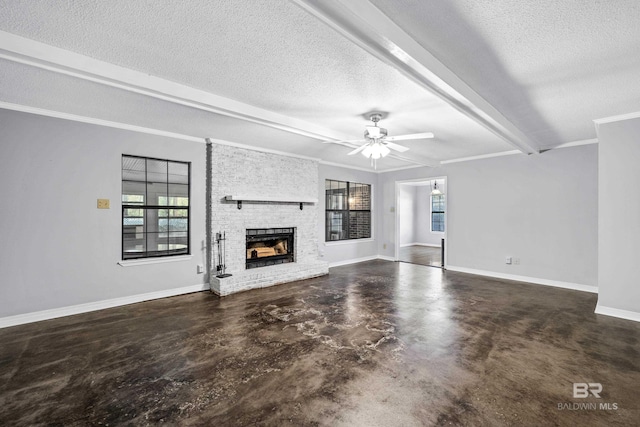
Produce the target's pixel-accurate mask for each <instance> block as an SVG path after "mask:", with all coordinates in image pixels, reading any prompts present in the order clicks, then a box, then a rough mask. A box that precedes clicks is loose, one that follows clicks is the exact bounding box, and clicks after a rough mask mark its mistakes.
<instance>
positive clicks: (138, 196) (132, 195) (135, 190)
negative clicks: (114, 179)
mask: <svg viewBox="0 0 640 427" xmlns="http://www.w3.org/2000/svg"><path fill="white" fill-rule="evenodd" d="M145 194H147V186H146V184H145V183H144V182H136V181H122V202H123V203H129V204H131V203H136V204H138V203H144V198H145Z"/></svg>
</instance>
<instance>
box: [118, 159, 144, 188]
mask: <svg viewBox="0 0 640 427" xmlns="http://www.w3.org/2000/svg"><path fill="white" fill-rule="evenodd" d="M122 179H123V180H128V181H139V182H144V181H146V179H147V177H146V168H145V159H141V158H139V157H128V156H122Z"/></svg>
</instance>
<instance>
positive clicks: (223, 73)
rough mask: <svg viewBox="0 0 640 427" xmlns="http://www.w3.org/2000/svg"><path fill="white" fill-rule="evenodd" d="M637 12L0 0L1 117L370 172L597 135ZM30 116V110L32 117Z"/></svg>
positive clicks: (630, 64)
mask: <svg viewBox="0 0 640 427" xmlns="http://www.w3.org/2000/svg"><path fill="white" fill-rule="evenodd" d="M638 22H640V6H639V4H638V2H636V1H630V0H629V1H627V0H616V1H614V2H603V1H596V0H591V1H589V0H580V1H578V0H575V1H567V0H562V1H557V0H556V1H547V0H544V1H536V2H526V1H518V2H514V1H513V0H510V1H507V0H482V1H478V0H449V1H447V2H442V1H424V0H372V1H367V0H350V1H349V2H343V3H339V2H327V1H321V0H292V1H284V0H280V1H274V0H264V1H259V0H251V1H237V0H234V1H228V0H227V1H220V0H217V1H215V2H211V1H207V0H190V1H189V2H172V1H157V2H142V1H133V2H132V1H130V0H110V1H108V2H105V1H102V0H82V1H68V2H51V1H17V0H0V31H2V32H1V33H0V70H1V72H2V76H3V77H2V79H0V102H2V104H0V106H2V107H4V108H15V109H22V110H25V111H33V109H35V108H37V109H42V110H46V111H47V112H55V113H56V114H66V115H67V116H69V115H75V116H81V117H83V118H87V117H89V118H93V119H97V120H102V121H110V122H116V123H121V124H125V125H133V126H139V127H145V128H150V129H156V130H160V131H165V132H172V133H177V134H182V135H186V136H189V137H194V138H198V139H201V140H204V138H206V137H211V138H214V139H219V140H225V141H229V142H232V143H238V144H244V145H251V146H256V147H259V148H261V149H267V150H274V151H281V152H289V153H292V154H296V155H304V156H308V157H314V158H320V159H322V160H324V161H327V162H333V163H339V164H344V165H347V166H351V167H362V168H370V164H369V161H368V160H367V159H365V158H364V157H363V156H360V155H357V156H347V155H346V153H347V152H349V151H350V150H351V149H350V148H348V147H344V146H341V145H335V144H323V143H322V142H321V141H322V140H326V139H332V140H338V139H357V138H360V137H361V136H362V133H363V131H364V126H365V125H367V120H366V119H365V117H364V114H365V113H367V112H369V111H374V110H379V111H385V112H388V113H389V114H388V117H387V118H386V119H385V120H383V121H382V122H381V125H382V126H383V127H386V128H387V129H388V131H389V135H390V136H392V135H401V134H408V133H418V132H427V131H429V132H433V133H434V134H435V135H436V137H435V138H434V139H432V140H426V139H425V140H416V141H403V142H401V144H402V145H405V146H407V147H409V148H410V150H409V151H407V152H406V153H404V154H402V155H401V156H400V157H396V158H392V157H386V158H384V159H383V160H381V161H379V162H378V165H377V167H378V170H379V171H384V170H390V169H397V168H402V167H412V166H416V165H431V166H437V165H438V164H439V163H440V162H441V161H450V160H453V159H459V158H466V157H474V156H483V155H490V154H495V153H502V152H505V151H510V150H514V149H518V150H520V151H521V152H527V153H531V152H538V151H540V150H541V149H548V148H552V147H556V146H558V145H561V144H566V143H573V142H576V141H584V140H593V139H594V138H595V137H596V135H595V128H594V125H593V120H594V119H598V118H602V117H608V116H613V115H620V114H626V113H632V112H636V111H638V110H640V108H638V101H639V100H640V84H638V83H640V82H639V81H638V80H639V76H640V25H638ZM30 109H31V110H30Z"/></svg>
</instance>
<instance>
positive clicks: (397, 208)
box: [391, 152, 519, 268]
mask: <svg viewBox="0 0 640 427" xmlns="http://www.w3.org/2000/svg"><path fill="white" fill-rule="evenodd" d="M518 153H519V152H518ZM439 179H441V180H443V181H444V185H445V188H446V189H447V193H448V192H449V184H448V177H447V175H441V176H430V177H425V178H413V179H406V180H400V181H395V210H394V215H395V217H394V220H393V221H394V226H395V231H394V233H395V234H394V236H395V242H394V244H393V256H394V257H393V258H391V259H392V260H393V261H398V260H399V259H400V239H399V236H400V186H401V185H411V184H413V183H419V182H431V181H434V180H436V181H437V180H439ZM445 200H447V202H445V203H447V205H446V206H445V209H444V232H433V231H431V225H429V230H430V232H431V233H433V234H437V235H439V236H441V239H442V238H444V239H445V240H447V231H448V228H449V219H448V216H449V206H448V198H445ZM429 201H431V199H429ZM429 215H431V203H429ZM429 222H431V221H429ZM436 247H440V246H436ZM448 253H449V245H445V254H444V267H445V268H447V263H448V259H449V255H448Z"/></svg>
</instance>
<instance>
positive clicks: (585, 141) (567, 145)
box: [543, 138, 600, 151]
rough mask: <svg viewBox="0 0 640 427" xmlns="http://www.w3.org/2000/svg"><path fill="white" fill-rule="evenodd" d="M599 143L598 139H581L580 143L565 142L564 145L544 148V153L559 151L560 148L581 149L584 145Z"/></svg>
mask: <svg viewBox="0 0 640 427" xmlns="http://www.w3.org/2000/svg"><path fill="white" fill-rule="evenodd" d="M599 142H600V141H599V140H598V138H592V139H581V140H579V141H571V142H565V143H563V144H560V145H555V146H553V147H544V148H543V151H549V150H557V149H558V148H570V147H580V146H582V145H591V144H598V143H599Z"/></svg>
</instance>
